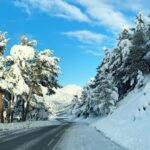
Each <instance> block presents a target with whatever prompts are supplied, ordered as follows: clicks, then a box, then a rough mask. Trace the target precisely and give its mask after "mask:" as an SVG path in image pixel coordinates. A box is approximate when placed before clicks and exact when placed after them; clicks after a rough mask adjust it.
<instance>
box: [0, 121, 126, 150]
mask: <svg viewBox="0 0 150 150" xmlns="http://www.w3.org/2000/svg"><path fill="white" fill-rule="evenodd" d="M58 120H59V121H60V122H61V124H60V125H53V126H47V127H42V128H34V129H26V130H18V131H15V132H4V133H2V132H1V134H0V150H125V149H124V148H122V147H120V146H119V145H117V144H116V143H114V142H112V141H111V140H110V139H108V138H106V137H105V136H104V135H103V134H102V133H98V132H97V131H96V130H95V129H94V128H91V127H89V126H88V125H84V124H80V123H79V124H78V123H72V122H67V121H65V120H63V119H58ZM63 134H64V135H63ZM93 139H94V140H93Z"/></svg>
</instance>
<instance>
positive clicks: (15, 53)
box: [10, 45, 35, 61]
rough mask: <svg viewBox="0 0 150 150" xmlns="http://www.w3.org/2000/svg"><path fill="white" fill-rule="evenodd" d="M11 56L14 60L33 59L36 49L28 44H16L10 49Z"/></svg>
mask: <svg viewBox="0 0 150 150" xmlns="http://www.w3.org/2000/svg"><path fill="white" fill-rule="evenodd" d="M10 54H11V56H12V57H13V58H14V60H16V61H17V60H18V59H19V60H31V59H33V57H34V55H35V50H34V49H33V48H32V47H30V46H26V45H14V46H13V47H12V48H11V50H10Z"/></svg>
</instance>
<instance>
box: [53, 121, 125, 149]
mask: <svg viewBox="0 0 150 150" xmlns="http://www.w3.org/2000/svg"><path fill="white" fill-rule="evenodd" d="M54 149H61V150H98V149H102V150H123V148H121V147H120V146H118V145H117V144H115V143H113V142H112V141H110V140H109V139H108V138H106V137H105V136H103V134H101V133H100V132H97V131H96V130H95V129H94V128H92V127H90V126H88V125H86V124H81V123H76V124H74V125H72V126H71V127H70V128H68V129H67V130H66V131H65V133H64V135H63V137H62V139H60V141H59V142H58V143H57V145H56V146H55V147H54Z"/></svg>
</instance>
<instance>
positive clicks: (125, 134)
mask: <svg viewBox="0 0 150 150" xmlns="http://www.w3.org/2000/svg"><path fill="white" fill-rule="evenodd" d="M149 116H150V83H147V84H146V86H145V87H144V88H143V89H139V90H135V91H132V92H130V93H129V94H128V95H127V96H126V97H125V98H124V99H123V101H122V102H121V104H120V106H119V108H118V109H117V110H116V111H115V112H114V113H113V114H112V115H110V116H108V117H106V118H103V119H100V120H99V121H96V122H95V123H93V124H92V126H94V127H96V128H97V129H98V130H100V131H102V132H103V133H104V134H105V135H106V136H108V137H109V138H111V139H112V140H113V141H115V142H117V143H119V144H120V145H122V146H124V147H127V148H129V149H131V150H148V149H150V142H149V141H150V134H149V131H150V117H149Z"/></svg>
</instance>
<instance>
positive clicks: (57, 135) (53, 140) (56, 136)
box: [48, 130, 64, 147]
mask: <svg viewBox="0 0 150 150" xmlns="http://www.w3.org/2000/svg"><path fill="white" fill-rule="evenodd" d="M63 132H64V130H63V131H61V132H60V133H57V134H56V135H55V137H54V138H53V139H52V140H50V142H49V143H48V147H49V146H51V145H52V144H53V143H54V142H55V140H57V138H58V137H59V135H61V134H62V133H63ZM57 142H58V141H57Z"/></svg>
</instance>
